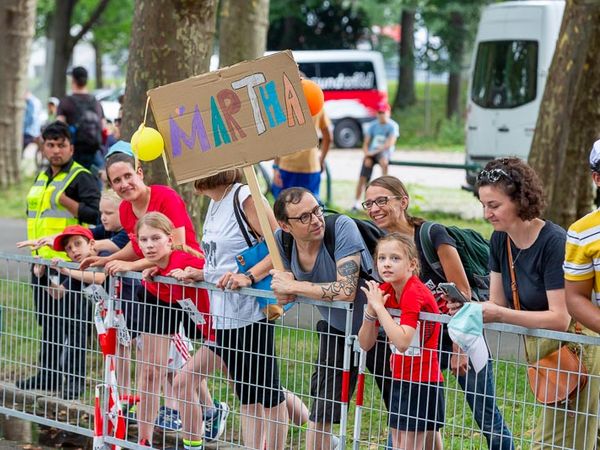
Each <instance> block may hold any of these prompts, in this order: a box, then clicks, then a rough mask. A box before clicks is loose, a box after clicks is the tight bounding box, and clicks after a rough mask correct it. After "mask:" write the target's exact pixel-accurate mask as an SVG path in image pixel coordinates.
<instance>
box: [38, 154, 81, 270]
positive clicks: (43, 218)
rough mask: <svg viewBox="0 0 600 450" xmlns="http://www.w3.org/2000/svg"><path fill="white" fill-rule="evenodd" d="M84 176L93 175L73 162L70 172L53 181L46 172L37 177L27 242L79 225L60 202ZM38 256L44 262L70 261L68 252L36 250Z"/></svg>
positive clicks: (59, 175) (44, 248)
mask: <svg viewBox="0 0 600 450" xmlns="http://www.w3.org/2000/svg"><path fill="white" fill-rule="evenodd" d="M81 172H87V173H90V171H89V170H87V169H86V168H85V167H83V166H82V165H80V164H78V163H76V162H75V161H73V164H72V165H71V168H70V169H69V171H68V172H60V173H59V174H58V175H56V176H55V177H54V178H53V179H52V181H50V179H49V178H48V175H47V174H46V172H41V173H40V174H39V175H38V176H37V178H36V179H35V182H34V183H33V186H31V189H29V193H28V194H27V239H39V238H42V237H45V236H51V235H54V234H58V233H61V232H62V231H63V230H64V229H65V228H66V227H67V226H69V225H77V224H79V220H77V218H76V217H75V216H73V214H71V212H70V211H69V210H68V209H67V208H65V207H64V206H63V205H61V204H60V202H59V201H58V199H59V198H60V196H61V195H62V193H63V192H64V191H65V189H66V188H67V187H68V186H69V184H71V183H72V182H73V180H74V179H75V177H76V176H77V175H79V174H80V173H81ZM34 254H37V255H38V256H41V257H42V258H55V257H59V258H62V259H67V254H66V253H65V252H57V251H55V250H53V249H52V248H51V247H47V246H44V247H42V248H40V249H38V250H34Z"/></svg>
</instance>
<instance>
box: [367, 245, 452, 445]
mask: <svg viewBox="0 0 600 450" xmlns="http://www.w3.org/2000/svg"><path fill="white" fill-rule="evenodd" d="M375 260H376V262H377V271H378V272H379V275H380V276H381V279H382V280H383V281H384V283H383V284H381V286H380V285H379V284H378V283H377V282H375V281H368V282H367V287H366V288H364V287H363V288H361V289H362V290H363V291H364V292H365V294H366V295H367V301H368V303H367V306H366V307H365V312H364V320H363V324H362V327H361V328H360V331H359V333H358V339H359V342H360V346H361V347H362V348H363V349H364V350H369V349H370V348H371V347H373V345H374V344H375V340H376V339H377V333H378V330H379V324H381V326H383V328H384V330H385V333H386V335H387V337H388V339H389V341H390V347H391V350H392V356H391V357H390V364H391V369H392V376H393V377H394V382H393V384H392V400H391V402H390V419H389V421H390V431H391V434H392V442H393V448H395V449H398V448H407V449H408V448H410V449H412V448H423V446H424V443H425V436H426V434H427V431H437V430H439V429H440V428H441V427H442V426H443V424H444V393H443V389H442V387H443V381H444V379H443V377H442V372H441V370H440V367H439V362H438V355H437V348H438V345H439V339H440V328H441V326H440V324H439V323H437V322H427V321H422V320H419V313H420V312H421V311H423V312H428V313H436V314H439V313H440V311H439V308H438V305H437V303H436V301H435V299H434V297H433V295H432V294H431V292H430V291H429V289H428V288H427V287H426V286H425V285H424V284H423V283H422V282H421V281H420V280H419V277H418V273H419V256H418V253H417V249H416V247H415V244H414V242H413V241H412V240H411V239H410V238H408V237H406V236H404V235H401V234H399V233H391V234H389V235H387V236H385V237H383V238H381V240H380V241H379V243H378V244H377V248H376V250H375ZM386 308H394V309H401V310H402V314H401V316H400V317H399V318H394V317H392V316H391V315H390V313H389V312H388V310H387V309H386ZM396 380H398V381H396Z"/></svg>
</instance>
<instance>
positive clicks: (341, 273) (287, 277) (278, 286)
mask: <svg viewBox="0 0 600 450" xmlns="http://www.w3.org/2000/svg"><path fill="white" fill-rule="evenodd" d="M336 267H337V279H336V280H335V281H333V282H331V283H311V282H310V281H297V280H294V277H293V275H292V274H291V273H290V272H282V271H279V270H272V271H271V274H272V275H273V281H272V282H271V288H272V289H273V291H274V292H275V294H276V295H280V296H283V295H290V294H291V295H299V296H303V297H308V298H314V299H315V300H328V301H333V300H341V301H347V302H353V301H354V296H355V295H356V289H357V286H358V274H359V271H360V253H354V254H352V255H350V256H346V257H345V258H342V259H340V260H339V261H336Z"/></svg>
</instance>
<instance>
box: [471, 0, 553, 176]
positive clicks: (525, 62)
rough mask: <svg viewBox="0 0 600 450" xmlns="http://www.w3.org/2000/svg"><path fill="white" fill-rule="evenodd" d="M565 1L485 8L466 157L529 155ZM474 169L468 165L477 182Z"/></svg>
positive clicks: (473, 70)
mask: <svg viewBox="0 0 600 450" xmlns="http://www.w3.org/2000/svg"><path fill="white" fill-rule="evenodd" d="M564 8H565V2H564V1H562V0H555V1H552V0H545V1H542V0H532V1H511V2H504V3H496V4H493V5H490V6H488V7H486V8H485V9H484V10H483V13H482V16H481V20H480V22H479V28H478V30H477V37H476V41H475V51H474V52H473V59H472V63H471V70H470V76H469V90H468V92H469V95H468V99H467V120H466V163H467V164H472V163H476V164H480V165H485V164H486V163H487V162H488V161H490V160H492V159H494V158H498V157H502V156H512V155H515V156H518V157H520V158H523V159H527V157H528V155H529V150H530V148H531V141H532V139H533V133H534V131H535V124H536V121H537V116H538V112H539V109H540V103H541V101H542V96H543V94H544V87H545V85H546V79H547V76H548V69H549V67H550V63H551V62H552V57H553V55H554V48H555V46H556V40H557V39H558V33H559V31H560V26H561V22H562V15H563V11H564ZM476 176H477V172H476V171H467V183H468V184H469V185H473V184H474V183H475V177H476Z"/></svg>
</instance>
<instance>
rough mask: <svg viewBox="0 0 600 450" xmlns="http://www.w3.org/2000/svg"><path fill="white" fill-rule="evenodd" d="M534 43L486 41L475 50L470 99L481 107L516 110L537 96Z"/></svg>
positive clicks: (536, 44)
mask: <svg viewBox="0 0 600 450" xmlns="http://www.w3.org/2000/svg"><path fill="white" fill-rule="evenodd" d="M537 64H538V43H537V41H521V40H518V41H517V40H515V41H488V42H481V43H480V44H479V46H478V47H477V57H476V58H475V67H474V70H473V88H472V89H471V100H473V102H474V103H475V104H477V105H479V106H481V107H483V108H490V109H496V108H516V107H517V106H521V105H524V104H526V103H529V102H531V101H533V100H535V98H536V95H537Z"/></svg>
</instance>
